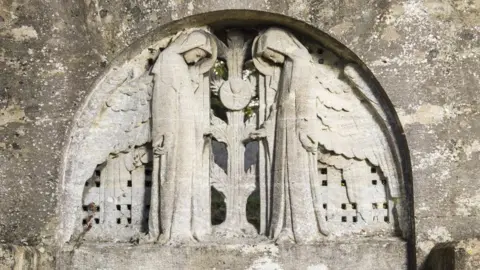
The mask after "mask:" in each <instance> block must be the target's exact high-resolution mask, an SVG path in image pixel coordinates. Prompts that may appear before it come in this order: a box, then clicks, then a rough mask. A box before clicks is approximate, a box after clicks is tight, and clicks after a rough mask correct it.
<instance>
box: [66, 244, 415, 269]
mask: <svg viewBox="0 0 480 270" xmlns="http://www.w3.org/2000/svg"><path fill="white" fill-rule="evenodd" d="M405 249H406V247H405V244H404V243H403V242H402V241H397V240H388V239H383V240H379V241H369V240H367V241H365V242H360V243H355V244H352V243H329V242H325V243H322V244H320V245H312V246H308V245H305V246H302V245H297V246H277V245H274V244H258V245H225V246H218V245H208V244H202V245H197V246H188V247H169V246H161V247H158V246H156V247H152V246H149V245H146V246H129V245H121V244H118V245H108V244H100V245H93V246H92V245H91V244H86V245H82V246H80V247H79V248H78V249H76V250H75V251H74V252H72V253H70V252H68V251H66V252H65V253H63V254H61V255H60V256H59V258H58V259H59V266H60V268H61V269H66V268H69V267H68V266H71V265H74V266H75V267H74V268H69V269H97V268H101V269H159V268H161V269H199V270H200V269H249V270H250V269H251V270H253V269H271V270H274V269H278V270H280V269H285V270H290V269H292V270H293V269H312V270H313V269H317V270H325V269H328V270H346V269H371V270H385V269H392V270H397V269H398V270H400V269H401V270H404V269H407V268H406V258H405V257H404V256H403V255H402V254H404V253H405ZM338 258H341V259H340V260H339V259H338ZM380 258H381V259H380Z"/></svg>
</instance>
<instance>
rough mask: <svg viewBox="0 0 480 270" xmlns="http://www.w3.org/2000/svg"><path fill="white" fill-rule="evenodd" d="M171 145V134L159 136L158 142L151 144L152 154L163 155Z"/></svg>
mask: <svg viewBox="0 0 480 270" xmlns="http://www.w3.org/2000/svg"><path fill="white" fill-rule="evenodd" d="M172 143H173V134H172V133H165V134H164V135H161V136H160V140H159V141H156V142H154V143H153V153H154V154H155V155H165V154H166V153H167V150H168V149H169V148H170V146H171V145H172Z"/></svg>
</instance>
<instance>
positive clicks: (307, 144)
mask: <svg viewBox="0 0 480 270" xmlns="http://www.w3.org/2000/svg"><path fill="white" fill-rule="evenodd" d="M300 142H301V143H302V146H303V148H305V150H307V152H310V153H316V152H317V150H318V143H317V142H316V141H315V140H313V139H312V137H311V136H309V135H307V134H306V133H303V132H300Z"/></svg>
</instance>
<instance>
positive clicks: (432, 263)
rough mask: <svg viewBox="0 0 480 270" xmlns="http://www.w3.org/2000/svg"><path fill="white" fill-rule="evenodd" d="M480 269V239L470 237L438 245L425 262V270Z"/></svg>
mask: <svg viewBox="0 0 480 270" xmlns="http://www.w3.org/2000/svg"><path fill="white" fill-rule="evenodd" d="M478 269H480V240H479V239H469V240H465V241H459V242H448V243H441V244H438V245H436V246H435V247H434V248H433V249H432V251H431V252H430V254H429V255H428V258H427V260H426V262H425V267H424V268H423V270H478Z"/></svg>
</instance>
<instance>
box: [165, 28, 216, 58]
mask: <svg viewBox="0 0 480 270" xmlns="http://www.w3.org/2000/svg"><path fill="white" fill-rule="evenodd" d="M174 44H175V45H176V46H178V47H177V52H178V53H180V54H181V55H182V56H183V59H185V62H186V63H187V64H191V65H195V64H197V63H199V64H202V63H203V62H205V61H202V60H206V61H208V62H211V60H213V61H214V60H215V59H212V58H213V57H212V56H213V55H214V54H215V53H214V52H215V51H216V46H215V43H214V41H213V39H212V36H211V35H210V34H208V33H207V32H205V31H202V30H195V31H193V32H191V33H189V34H186V35H183V36H181V37H179V38H178V39H177V40H175V41H174Z"/></svg>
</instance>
